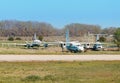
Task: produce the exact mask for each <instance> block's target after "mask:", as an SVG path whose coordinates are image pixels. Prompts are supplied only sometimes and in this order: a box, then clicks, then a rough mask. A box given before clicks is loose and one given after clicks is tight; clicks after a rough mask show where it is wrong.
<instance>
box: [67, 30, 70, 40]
mask: <svg viewBox="0 0 120 83" xmlns="http://www.w3.org/2000/svg"><path fill="white" fill-rule="evenodd" d="M66 42H70V38H69V29H67V30H66Z"/></svg>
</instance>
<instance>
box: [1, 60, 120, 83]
mask: <svg viewBox="0 0 120 83" xmlns="http://www.w3.org/2000/svg"><path fill="white" fill-rule="evenodd" d="M119 82H120V61H110V62H104V61H95V62H11V63H9V62H1V63H0V83H119Z"/></svg>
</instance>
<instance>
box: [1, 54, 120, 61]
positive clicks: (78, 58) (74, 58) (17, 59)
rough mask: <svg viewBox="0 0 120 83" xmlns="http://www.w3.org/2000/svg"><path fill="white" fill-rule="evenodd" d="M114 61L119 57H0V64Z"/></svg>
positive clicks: (119, 56)
mask: <svg viewBox="0 0 120 83" xmlns="http://www.w3.org/2000/svg"><path fill="white" fill-rule="evenodd" d="M114 60H120V55H0V62H6V61H7V62H24V61H114Z"/></svg>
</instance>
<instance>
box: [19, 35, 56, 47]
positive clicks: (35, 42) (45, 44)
mask: <svg viewBox="0 0 120 83" xmlns="http://www.w3.org/2000/svg"><path fill="white" fill-rule="evenodd" d="M19 45H20V44H19ZM21 45H24V46H25V47H27V48H34V47H48V46H54V45H58V42H42V41H40V40H38V39H37V37H36V33H35V34H34V37H33V42H30V43H29V42H26V44H21Z"/></svg>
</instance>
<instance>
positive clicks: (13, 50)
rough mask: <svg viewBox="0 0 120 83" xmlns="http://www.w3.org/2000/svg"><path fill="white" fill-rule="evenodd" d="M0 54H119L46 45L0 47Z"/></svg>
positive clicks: (118, 52)
mask: <svg viewBox="0 0 120 83" xmlns="http://www.w3.org/2000/svg"><path fill="white" fill-rule="evenodd" d="M0 54H14V55H15V54H17V55H21V54H26V55H28V54H31V55H34V54H37V55H73V54H74V55H96V54H109V55H120V51H87V52H82V53H71V52H62V49H61V48H60V47H48V48H46V49H44V48H39V49H27V48H24V47H0Z"/></svg>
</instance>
